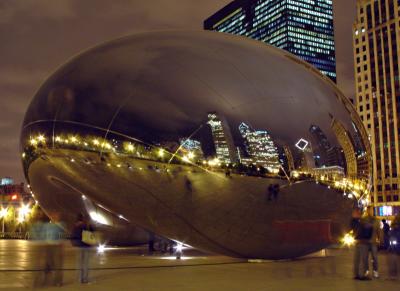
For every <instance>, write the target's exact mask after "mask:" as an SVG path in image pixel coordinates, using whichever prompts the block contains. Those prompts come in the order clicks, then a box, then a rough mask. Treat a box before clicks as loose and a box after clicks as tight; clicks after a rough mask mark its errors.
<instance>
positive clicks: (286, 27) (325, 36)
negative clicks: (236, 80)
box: [204, 0, 336, 82]
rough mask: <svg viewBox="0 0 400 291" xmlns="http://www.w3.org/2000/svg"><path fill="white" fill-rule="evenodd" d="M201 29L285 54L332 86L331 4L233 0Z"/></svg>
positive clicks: (317, 0)
mask: <svg viewBox="0 0 400 291" xmlns="http://www.w3.org/2000/svg"><path fill="white" fill-rule="evenodd" d="M204 29H206V30H215V31H220V32H226V33H231V34H238V35H243V36H247V37H250V38H253V39H256V40H260V41H263V42H265V43H268V44H270V45H273V46H276V47H278V48H281V49H284V50H286V51H289V52H291V53H293V54H295V55H297V56H298V57H300V58H301V59H303V60H305V61H306V62H308V63H310V64H312V65H313V66H315V67H316V68H318V69H319V70H320V71H321V73H323V74H324V75H326V76H328V77H329V78H331V79H332V80H333V81H334V82H336V59H335V43H334V31H333V12H332V1H331V0H312V1H310V0H299V1H292V0H235V1H232V2H231V3H229V4H228V5H226V6H225V7H223V8H222V9H221V10H219V11H217V12H216V13H215V14H214V15H212V16H210V17H209V18H208V19H206V20H205V21H204Z"/></svg>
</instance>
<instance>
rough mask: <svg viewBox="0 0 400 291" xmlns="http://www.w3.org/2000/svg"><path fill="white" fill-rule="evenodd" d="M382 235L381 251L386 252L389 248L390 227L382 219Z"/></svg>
mask: <svg viewBox="0 0 400 291" xmlns="http://www.w3.org/2000/svg"><path fill="white" fill-rule="evenodd" d="M382 224H383V228H382V233H383V249H384V250H387V249H388V248H389V232H390V226H389V223H387V221H386V219H382Z"/></svg>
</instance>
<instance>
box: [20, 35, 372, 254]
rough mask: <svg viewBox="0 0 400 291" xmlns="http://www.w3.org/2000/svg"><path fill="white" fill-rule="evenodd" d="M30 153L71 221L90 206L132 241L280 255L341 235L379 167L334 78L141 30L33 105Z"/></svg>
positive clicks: (231, 39)
mask: <svg viewBox="0 0 400 291" xmlns="http://www.w3.org/2000/svg"><path fill="white" fill-rule="evenodd" d="M21 150H22V160H23V164H24V169H25V174H26V178H27V180H28V182H29V183H30V185H31V187H32V189H33V192H34V193H35V195H36V198H37V199H38V200H39V202H40V204H41V205H42V206H43V207H44V208H45V209H46V210H54V209H56V210H58V211H63V214H64V219H65V220H67V221H72V219H73V217H74V216H75V215H76V213H77V212H78V211H82V210H85V211H88V212H89V214H90V215H91V217H92V219H94V220H95V221H97V222H98V223H99V224H100V225H103V226H104V227H107V228H109V229H117V232H116V235H118V233H121V231H122V232H123V233H125V234H126V237H125V238H124V239H125V241H129V240H134V239H135V238H134V237H135V236H136V237H137V235H133V236H132V237H130V236H129V235H130V231H124V230H125V229H126V228H127V227H130V228H132V229H146V230H150V231H152V232H155V233H157V234H159V235H161V236H165V237H168V238H171V239H175V240H179V241H183V242H185V243H187V244H189V245H192V246H195V247H198V248H201V249H205V250H208V251H213V252H217V253H222V254H227V255H230V256H239V257H256V258H273V259H279V258H290V257H296V256H300V255H303V254H306V253H309V252H313V251H315V250H318V249H321V248H323V247H325V246H326V245H328V244H329V243H330V242H331V241H332V239H335V238H337V237H338V236H340V235H341V234H342V233H343V232H344V231H345V229H346V225H347V223H348V220H349V218H350V212H351V207H352V205H353V204H354V203H355V202H356V200H358V199H361V201H364V199H362V198H364V197H365V196H366V195H368V187H369V178H370V164H371V161H370V148H369V143H368V138H367V134H366V132H365V129H364V128H363V126H362V123H361V121H360V119H359V117H358V116H357V113H356V112H355V110H354V108H353V107H352V105H351V103H350V102H349V101H348V100H347V99H346V98H345V97H344V96H343V95H342V94H341V93H340V92H339V90H338V89H337V88H336V86H335V85H334V84H333V83H332V82H331V81H330V80H329V79H327V78H326V77H324V76H322V75H321V74H320V73H319V72H318V71H317V70H316V69H314V68H312V67H311V66H310V65H308V64H306V63H304V62H302V61H301V60H299V59H297V58H296V57H294V56H293V55H291V54H289V53H287V52H285V51H282V50H279V49H276V48H273V47H270V46H267V45H265V44H264V43H260V42H256V41H252V40H249V39H245V38H241V37H237V36H232V35H225V34H221V33H215V32H153V33H143V34H137V35H133V36H130V37H126V38H121V39H118V40H115V41H112V42H108V43H106V44H103V45H100V46H98V47H95V48H93V49H91V50H89V51H87V52H85V53H83V54H81V55H79V56H77V57H75V58H74V59H72V60H71V61H69V62H68V63H67V64H65V65H64V66H62V67H61V68H60V69H59V70H57V72H55V73H54V74H53V75H52V76H51V77H50V78H49V79H48V80H47V81H46V82H45V83H44V85H43V86H42V87H41V88H40V89H39V91H38V93H37V94H36V96H35V97H34V99H33V100H32V103H31V105H30V107H29V109H28V112H27V114H26V117H25V121H24V125H23V128H22V134H21ZM278 185H279V186H278ZM137 227H139V228H137ZM118 229H119V231H118ZM114 240H115V237H114ZM121 241H123V239H122V238H121Z"/></svg>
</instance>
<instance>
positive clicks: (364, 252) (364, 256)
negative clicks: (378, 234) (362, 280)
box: [360, 243, 369, 276]
mask: <svg viewBox="0 0 400 291" xmlns="http://www.w3.org/2000/svg"><path fill="white" fill-rule="evenodd" d="M360 257H361V266H362V269H361V274H362V276H365V275H366V274H367V272H369V244H367V243H361V244H360Z"/></svg>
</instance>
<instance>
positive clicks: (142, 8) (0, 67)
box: [0, 0, 356, 182]
mask: <svg viewBox="0 0 400 291" xmlns="http://www.w3.org/2000/svg"><path fill="white" fill-rule="evenodd" d="M229 2H230V1H229V0H200V1H199V0H146V1H143V0H113V1H107V0H85V1H82V0H56V1H55V0H0V94H1V98H0V108H1V115H0V116H1V117H0V136H1V143H0V176H11V177H13V178H15V180H16V181H17V182H20V181H24V178H23V174H22V168H21V163H20V155H19V149H18V148H19V132H20V127H21V123H22V120H23V117H24V113H25V111H26V109H27V106H28V105H29V102H30V100H31V98H32V97H33V95H34V94H35V92H36V91H37V90H38V88H39V86H40V85H41V84H42V83H43V82H44V81H45V80H46V78H47V77H48V76H49V75H50V74H51V73H52V72H54V71H55V70H56V69H57V68H58V67H59V66H60V65H62V64H63V63H65V62H66V61H67V60H69V59H70V58H71V57H72V56H74V55H76V54H78V53H79V52H81V51H82V50H85V49H87V48H90V47H93V46H95V45H96V44H99V43H101V42H104V41H107V40H110V39H113V38H117V37H120V36H124V35H129V34H132V33H135V32H143V31H150V30H171V29H172V30H176V29H181V30H182V29H183V30H201V29H202V27H203V20H204V19H206V18H207V17H208V16H210V15H211V14H212V13H214V12H215V11H217V10H218V9H220V8H221V7H223V6H224V5H226V4H227V3H229ZM333 2H334V14H335V35H336V58H337V75H338V85H339V87H340V89H342V91H343V92H344V93H345V95H347V96H349V97H353V95H354V92H353V91H354V77H353V74H354V72H353V50H352V23H353V21H354V16H355V2H356V0H333Z"/></svg>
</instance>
